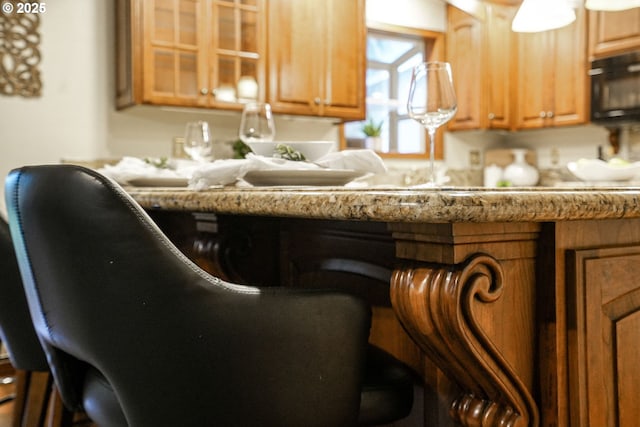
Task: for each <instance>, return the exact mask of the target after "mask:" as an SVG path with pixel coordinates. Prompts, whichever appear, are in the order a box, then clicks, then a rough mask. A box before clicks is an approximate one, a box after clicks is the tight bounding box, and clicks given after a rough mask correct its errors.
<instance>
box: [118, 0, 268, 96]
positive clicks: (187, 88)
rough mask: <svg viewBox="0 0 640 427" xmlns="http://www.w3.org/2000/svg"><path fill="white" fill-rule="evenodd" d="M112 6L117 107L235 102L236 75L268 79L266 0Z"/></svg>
mask: <svg viewBox="0 0 640 427" xmlns="http://www.w3.org/2000/svg"><path fill="white" fill-rule="evenodd" d="M117 7H118V10H117V16H118V18H117V23H118V28H117V36H118V40H117V46H118V49H117V50H118V74H117V76H118V94H117V106H118V107H120V108H122V107H126V106H129V105H133V104H156V105H173V106H199V107H223V108H240V104H238V103H237V102H236V87H237V84H238V82H239V81H240V79H241V78H243V77H244V78H245V79H247V78H248V79H250V80H251V81H252V82H255V83H257V86H258V87H259V88H263V87H264V86H265V84H264V80H265V76H264V68H265V63H264V51H265V48H266V47H265V34H266V24H265V13H264V2H263V0H229V1H221V0H146V1H144V0H118V2H117ZM257 96H260V94H258V95H257ZM262 96H264V95H262Z"/></svg>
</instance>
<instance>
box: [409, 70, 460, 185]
mask: <svg viewBox="0 0 640 427" xmlns="http://www.w3.org/2000/svg"><path fill="white" fill-rule="evenodd" d="M457 109H458V102H457V100H456V95H455V91H454V89H453V79H452V77H451V65H449V63H447V62H423V63H421V64H418V65H416V66H415V67H414V68H413V72H412V74H411V86H410V88H409V99H408V101H407V110H408V112H409V117H411V118H412V119H414V120H416V121H417V122H419V123H420V124H422V125H423V126H424V127H425V129H426V130H427V132H428V134H429V156H430V167H431V170H430V172H429V182H428V184H429V185H432V186H435V185H437V182H436V176H435V175H436V173H435V159H434V157H435V142H434V139H435V133H436V130H437V129H438V127H440V126H442V125H443V124H445V123H446V122H448V121H449V120H451V118H452V117H453V116H454V115H455V114H456V111H457Z"/></svg>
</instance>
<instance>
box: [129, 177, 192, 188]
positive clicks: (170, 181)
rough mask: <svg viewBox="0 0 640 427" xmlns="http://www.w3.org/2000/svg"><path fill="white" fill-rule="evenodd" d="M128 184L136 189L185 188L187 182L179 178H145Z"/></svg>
mask: <svg viewBox="0 0 640 427" xmlns="http://www.w3.org/2000/svg"><path fill="white" fill-rule="evenodd" d="M129 184H131V185H133V186H136V187H186V186H187V185H188V184H189V180H188V179H187V178H179V177H148V178H146V177H145V178H134V179H130V180H129Z"/></svg>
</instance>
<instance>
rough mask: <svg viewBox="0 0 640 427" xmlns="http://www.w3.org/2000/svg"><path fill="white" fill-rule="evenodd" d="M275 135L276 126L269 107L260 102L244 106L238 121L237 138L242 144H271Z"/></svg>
mask: <svg viewBox="0 0 640 427" xmlns="http://www.w3.org/2000/svg"><path fill="white" fill-rule="evenodd" d="M275 135H276V126H275V123H274V121H273V115H272V114H271V106H270V105H269V104H266V103H262V102H250V103H248V104H245V106H244V109H243V110H242V118H241V119H240V130H239V131H238V136H239V137H240V140H242V142H244V143H249V142H271V141H273V138H274V137H275Z"/></svg>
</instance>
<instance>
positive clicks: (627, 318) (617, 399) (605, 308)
mask: <svg viewBox="0 0 640 427" xmlns="http://www.w3.org/2000/svg"><path fill="white" fill-rule="evenodd" d="M567 270H568V286H569V287H568V304H567V306H568V321H569V328H570V329H569V332H570V334H569V382H570V395H571V396H572V399H571V401H570V415H571V422H570V424H571V425H572V426H596V425H597V426H603V427H614V426H615V427H632V426H635V425H637V423H638V420H639V419H640V406H638V405H637V402H636V400H637V396H638V395H640V371H639V370H638V369H637V365H638V360H640V348H639V347H638V339H639V338H640V336H639V335H638V331H640V283H639V282H638V280H637V278H638V277H640V246H622V247H606V248H595V249H579V250H572V251H569V252H568V262H567Z"/></svg>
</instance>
